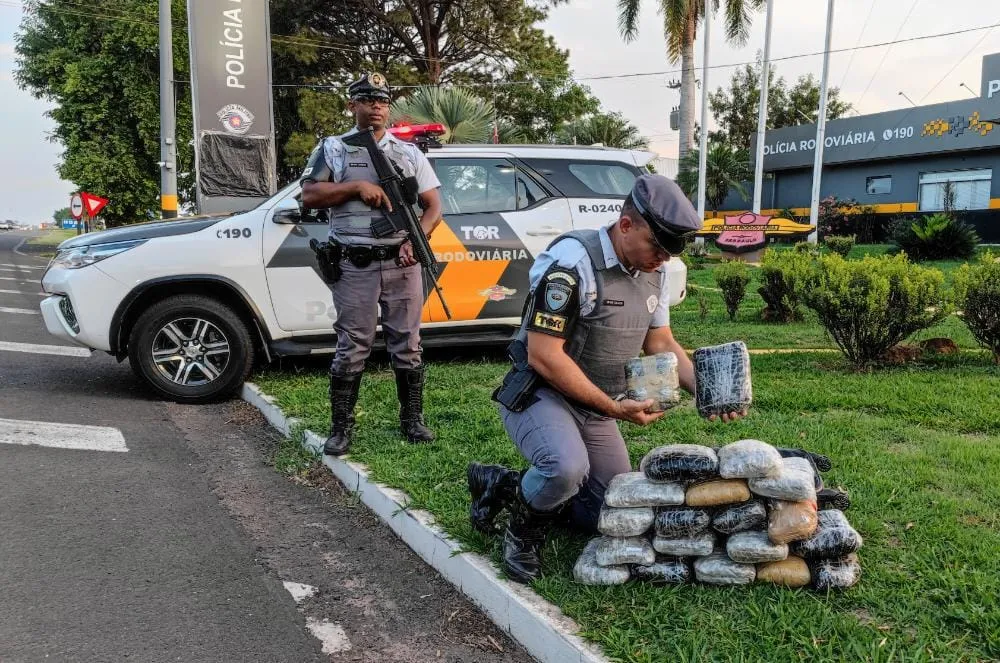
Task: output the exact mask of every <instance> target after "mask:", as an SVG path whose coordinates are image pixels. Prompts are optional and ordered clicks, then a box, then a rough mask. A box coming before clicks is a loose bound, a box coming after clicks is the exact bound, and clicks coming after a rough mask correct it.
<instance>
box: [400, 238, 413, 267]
mask: <svg viewBox="0 0 1000 663" xmlns="http://www.w3.org/2000/svg"><path fill="white" fill-rule="evenodd" d="M396 262H397V263H398V264H399V266H400V267H411V266H413V265H416V264H417V259H416V258H414V257H413V244H411V243H410V240H406V241H405V242H403V243H402V244H400V245H399V259H398V260H396Z"/></svg>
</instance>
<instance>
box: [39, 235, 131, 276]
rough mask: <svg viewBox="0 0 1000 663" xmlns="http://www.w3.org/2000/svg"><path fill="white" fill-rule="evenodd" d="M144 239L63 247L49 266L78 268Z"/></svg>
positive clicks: (129, 247) (117, 252)
mask: <svg viewBox="0 0 1000 663" xmlns="http://www.w3.org/2000/svg"><path fill="white" fill-rule="evenodd" d="M145 243H146V240H144V239H134V240H131V241H128V242H112V243H110V244H91V245H90V246H78V247H75V248H72V249H63V250H62V251H59V252H58V253H57V254H56V257H55V258H53V259H52V264H51V265H50V267H65V268H66V269H80V268H81V267H86V266H87V265H93V264H94V263H95V262H100V261H101V260H104V259H105V258H110V257H111V256H114V255H118V254H119V253H122V252H123V251H128V250H129V249H134V248H135V247H137V246H139V245H140V244H145Z"/></svg>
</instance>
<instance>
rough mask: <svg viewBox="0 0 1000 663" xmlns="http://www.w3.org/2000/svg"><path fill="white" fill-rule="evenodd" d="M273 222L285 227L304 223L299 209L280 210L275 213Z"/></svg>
mask: <svg viewBox="0 0 1000 663" xmlns="http://www.w3.org/2000/svg"><path fill="white" fill-rule="evenodd" d="M272 221H274V223H281V224H285V225H292V224H299V223H302V221H303V218H302V212H301V211H300V210H299V209H298V208H297V207H295V208H286V209H280V210H278V211H276V212H275V213H274V217H273V219H272Z"/></svg>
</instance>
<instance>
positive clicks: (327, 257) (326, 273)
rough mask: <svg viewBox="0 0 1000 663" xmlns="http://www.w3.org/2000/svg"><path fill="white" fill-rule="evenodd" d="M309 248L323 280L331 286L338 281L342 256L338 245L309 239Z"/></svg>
mask: <svg viewBox="0 0 1000 663" xmlns="http://www.w3.org/2000/svg"><path fill="white" fill-rule="evenodd" d="M309 248H310V249H312V250H313V253H315V254H316V263H317V265H319V273H320V274H322V276H323V280H324V281H326V282H327V283H329V284H331V285H332V284H334V283H336V282H337V281H339V280H340V277H341V276H342V275H343V270H342V269H341V267H340V258H341V255H342V253H341V252H342V248H341V246H340V244H337V243H335V242H319V241H317V240H315V239H310V240H309Z"/></svg>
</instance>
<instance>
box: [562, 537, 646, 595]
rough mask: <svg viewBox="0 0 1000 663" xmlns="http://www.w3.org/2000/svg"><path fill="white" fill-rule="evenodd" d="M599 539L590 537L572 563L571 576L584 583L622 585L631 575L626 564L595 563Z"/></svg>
mask: <svg viewBox="0 0 1000 663" xmlns="http://www.w3.org/2000/svg"><path fill="white" fill-rule="evenodd" d="M600 542H601V540H600V539H599V538H597V539H591V541H590V542H589V543H587V545H586V546H585V547H584V549H583V552H582V553H580V557H579V559H577V560H576V564H574V565H573V578H575V579H576V581H577V582H578V583H581V584H584V585H623V584H625V583H626V582H628V581H629V578H630V577H631V576H632V574H631V572H630V571H629V567H628V566H624V565H623V566H601V565H600V564H598V563H597V546H598V545H600Z"/></svg>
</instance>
